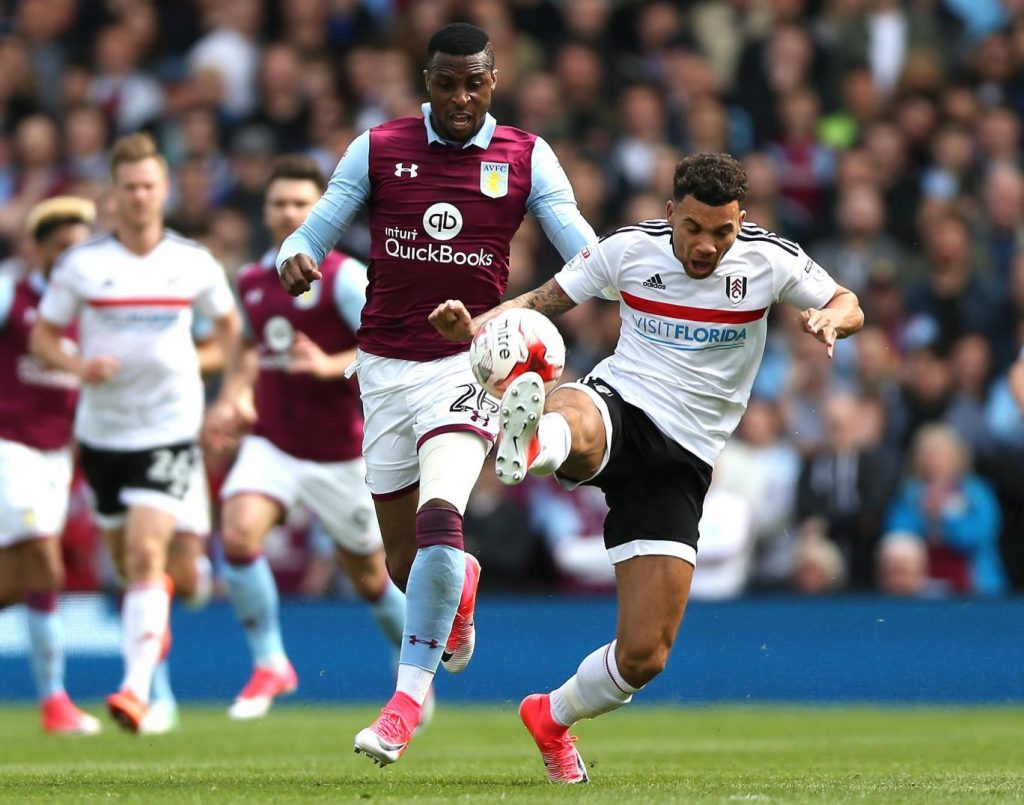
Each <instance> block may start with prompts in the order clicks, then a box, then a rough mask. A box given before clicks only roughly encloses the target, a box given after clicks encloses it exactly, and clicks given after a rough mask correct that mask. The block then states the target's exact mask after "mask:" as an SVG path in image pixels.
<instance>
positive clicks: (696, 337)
mask: <svg viewBox="0 0 1024 805" xmlns="http://www.w3.org/2000/svg"><path fill="white" fill-rule="evenodd" d="M633 325H634V326H635V327H636V328H637V329H638V330H639V331H640V332H642V333H647V334H649V335H656V336H660V337H661V338H671V339H673V340H675V341H689V342H693V343H696V344H730V343H736V342H739V341H746V340H747V328H746V327H702V326H700V325H692V324H676V323H675V322H670V321H662V320H661V319H655V318H652V317H650V316H633Z"/></svg>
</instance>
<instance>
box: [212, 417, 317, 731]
mask: <svg viewBox="0 0 1024 805" xmlns="http://www.w3.org/2000/svg"><path fill="white" fill-rule="evenodd" d="M302 481H303V477H302V462H300V461H298V460H297V459H295V458H294V457H292V456H290V455H288V454H287V453H285V452H283V451H281V450H279V449H278V448H277V447H275V446H274V445H273V444H272V443H271V442H270V441H268V440H267V439H264V438H262V437H254V436H247V437H246V438H245V439H244V440H243V441H242V449H241V450H240V451H239V454H238V458H237V460H236V461H235V464H234V466H233V467H232V468H231V472H230V473H228V477H227V479H226V480H225V482H224V487H223V488H222V490H221V538H222V540H223V543H224V555H225V559H226V560H227V567H226V569H225V573H224V578H225V580H226V581H227V585H228V597H229V598H230V599H231V605H232V607H233V608H234V610H235V614H236V615H237V616H238V620H239V622H240V623H241V624H242V627H243V629H244V630H245V636H246V640H247V641H248V643H249V649H250V651H251V653H252V664H253V671H252V674H251V676H250V677H249V681H248V682H247V683H246V684H245V686H244V687H243V688H242V690H241V692H240V693H239V694H238V696H236V697H235V701H234V702H233V703H232V705H231V707H230V708H229V709H228V715H229V716H230V717H231V718H235V719H249V718H260V717H262V716H264V715H266V713H267V711H268V710H269V709H270V706H271V704H272V703H273V700H274V698H275V697H276V696H279V695H283V694H287V693H292V692H293V691H294V690H295V689H296V688H297V687H298V678H297V676H296V674H295V669H294V668H293V667H292V664H291V662H290V661H289V660H288V655H287V654H286V653H285V649H284V639H283V637H282V634H281V623H280V615H279V610H280V599H279V596H278V591H277V582H276V581H275V580H274V574H273V572H272V571H271V569H270V563H269V562H268V561H267V557H266V556H264V554H263V544H264V542H265V541H266V538H267V534H269V533H270V530H271V529H272V528H273V527H274V526H275V525H277V523H279V522H280V521H281V518H282V517H283V516H284V513H285V512H286V510H287V509H288V508H290V507H291V506H292V505H294V503H295V501H296V499H297V493H298V490H299V489H301V485H302Z"/></svg>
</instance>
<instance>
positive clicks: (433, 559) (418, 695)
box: [356, 430, 490, 765]
mask: <svg viewBox="0 0 1024 805" xmlns="http://www.w3.org/2000/svg"><path fill="white" fill-rule="evenodd" d="M489 450H490V443H489V442H488V440H487V439H486V438H484V437H483V436H482V435H480V434H478V433H476V432H466V431H462V430H455V431H440V432H438V433H436V434H434V435H429V436H428V437H427V438H425V439H424V440H423V442H422V443H421V444H420V449H419V460H420V498H421V500H422V501H423V503H422V504H421V506H420V508H419V511H418V512H417V514H416V545H417V552H416V558H415V560H414V561H413V565H412V569H411V570H410V573H409V581H408V584H407V586H406V617H405V629H404V633H403V640H402V650H401V655H400V657H399V665H398V682H397V685H396V691H395V695H394V696H393V697H392V698H391V700H390V701H389V702H388V704H387V705H385V707H384V708H383V710H382V712H381V717H380V718H379V719H378V720H377V721H376V722H375V723H374V724H373V725H372V726H371V727H369V728H367V729H365V730H362V731H361V732H360V733H359V734H358V735H357V736H356V749H357V751H361V752H363V753H365V754H367V755H368V756H369V757H371V758H372V759H373V760H375V761H376V762H378V763H380V764H382V765H383V764H385V763H393V762H394V761H395V760H397V759H398V758H399V757H400V756H401V754H402V752H404V750H405V747H406V746H407V744H408V741H409V738H410V737H411V735H412V732H413V730H415V729H416V727H417V726H418V724H419V723H420V721H421V719H422V716H423V705H424V702H425V701H426V700H427V697H428V695H429V693H430V690H431V686H432V684H433V680H434V675H435V674H436V672H437V666H438V664H439V663H440V662H441V660H442V656H443V655H444V654H445V652H446V651H448V649H449V648H450V647H454V648H456V650H457V651H461V652H463V653H462V655H461V656H460V657H459V659H462V660H464V662H463V665H462V667H465V663H467V662H468V660H469V657H470V656H471V655H472V651H473V641H474V640H475V630H474V629H475V627H474V624H473V609H474V606H475V600H476V586H477V579H478V578H479V573H480V569H479V568H480V566H479V564H478V563H477V562H476V560H475V558H473V557H472V556H469V555H468V554H466V553H465V552H464V550H463V542H462V515H463V512H464V511H465V509H466V503H467V502H468V500H469V494H470V492H471V491H472V488H473V486H474V484H475V482H476V478H477V476H478V475H479V473H480V468H481V467H482V466H483V462H484V459H485V458H486V456H487V453H488V451H489ZM467 577H469V578H468V583H467V584H465V585H464V582H466V581H467ZM460 610H463V611H464V613H465V614H464V618H463V619H464V621H465V625H464V628H463V630H462V632H463V633H462V634H460V636H461V637H462V638H463V639H462V641H461V642H460V643H459V645H458V646H457V647H455V646H449V642H450V640H451V638H452V637H453V636H454V635H456V632H457V631H458V627H454V628H453V624H454V622H455V620H456V614H457V612H459V611H460ZM451 656H452V657H454V656H456V655H455V654H454V653H453V654H452V655H451ZM458 670H461V668H459V669H458Z"/></svg>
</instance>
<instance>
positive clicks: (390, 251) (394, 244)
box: [384, 238, 494, 266]
mask: <svg viewBox="0 0 1024 805" xmlns="http://www.w3.org/2000/svg"><path fill="white" fill-rule="evenodd" d="M384 251H385V252H387V255H388V257H398V258H400V259H402V260H417V261H419V262H427V263H451V264H453V265H457V266H489V265H491V263H493V262H494V255H493V254H490V253H489V252H487V251H485V250H484V249H480V250H479V251H475V252H459V251H456V250H455V249H454V248H453V247H451V246H449V245H448V244H447V243H443V244H441V245H440V246H438V245H436V244H433V243H430V244H424V245H420V246H414V245H413V244H411V243H402V242H401V241H400V240H398V239H397V238H388V239H387V240H385V241H384Z"/></svg>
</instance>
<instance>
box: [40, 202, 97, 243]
mask: <svg viewBox="0 0 1024 805" xmlns="http://www.w3.org/2000/svg"><path fill="white" fill-rule="evenodd" d="M95 221H96V205H95V204H93V203H92V202H91V201H89V199H87V198H79V197H78V196H55V197H54V198H48V199H46V201H40V202H39V203H38V204H36V205H35V206H34V207H33V208H32V209H31V210H30V211H29V214H28V218H27V219H25V230H26V231H27V232H28V234H29V237H31V238H32V240H34V241H35V242H36V243H42V242H43V241H45V240H46V239H47V238H48V237H50V235H52V234H53V233H54V232H56V231H57V230H58V229H60V228H61V227H62V226H68V225H70V224H85V226H92V225H93V223H94V222H95Z"/></svg>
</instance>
